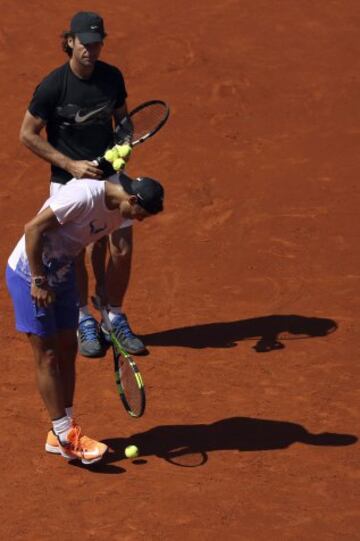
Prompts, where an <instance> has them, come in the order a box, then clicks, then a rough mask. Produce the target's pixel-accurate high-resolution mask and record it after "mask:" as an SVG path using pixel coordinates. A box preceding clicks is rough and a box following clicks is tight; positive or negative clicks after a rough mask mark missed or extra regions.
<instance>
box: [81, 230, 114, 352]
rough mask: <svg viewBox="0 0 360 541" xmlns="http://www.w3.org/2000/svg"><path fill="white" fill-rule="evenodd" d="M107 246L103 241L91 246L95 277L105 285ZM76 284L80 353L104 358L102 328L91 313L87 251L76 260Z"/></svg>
mask: <svg viewBox="0 0 360 541" xmlns="http://www.w3.org/2000/svg"><path fill="white" fill-rule="evenodd" d="M106 244H107V238H106V237H105V241H103V239H101V240H100V241H99V242H97V243H95V244H94V245H92V246H91V249H90V253H89V255H90V258H91V261H92V263H93V269H94V275H95V278H96V280H97V281H100V282H101V283H104V281H105V279H104V275H105V270H104V267H105V256H106ZM76 282H77V288H78V293H79V302H80V314H79V329H78V345H79V352H80V354H81V355H83V356H84V357H103V356H104V354H105V348H104V344H103V341H102V338H101V333H100V326H99V324H98V322H97V321H96V319H95V318H94V317H93V316H92V315H91V313H90V312H89V308H88V306H87V304H88V295H89V278H88V273H87V269H86V263H85V250H83V252H82V253H81V254H79V256H78V257H77V259H76Z"/></svg>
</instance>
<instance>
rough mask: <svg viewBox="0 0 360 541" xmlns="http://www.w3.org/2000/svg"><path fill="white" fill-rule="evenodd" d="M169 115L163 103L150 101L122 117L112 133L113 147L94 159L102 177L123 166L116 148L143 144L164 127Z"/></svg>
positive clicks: (123, 163)
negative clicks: (102, 173)
mask: <svg viewBox="0 0 360 541" xmlns="http://www.w3.org/2000/svg"><path fill="white" fill-rule="evenodd" d="M169 114H170V109H169V106H168V105H167V104H166V103H165V102H164V101H162V100H151V101H146V102H145V103H142V104H141V105H138V106H137V107H135V109H133V110H132V111H131V112H130V113H128V114H127V115H126V116H124V118H122V120H121V121H120V123H119V124H118V125H117V126H116V128H115V131H114V140H115V145H114V146H112V147H111V148H108V149H107V151H106V152H105V154H104V156H101V157H99V158H97V159H96V162H97V164H98V166H99V167H100V169H102V170H103V172H104V175H105V176H110V175H111V174H114V172H116V171H119V170H120V169H122V168H123V167H124V166H125V161H124V160H122V161H121V158H122V156H121V153H120V149H119V148H118V147H121V145H129V146H130V147H134V146H136V145H139V144H140V143H143V142H144V141H146V140H147V139H149V138H150V137H152V136H153V135H155V133H157V132H158V131H159V130H160V129H161V128H162V127H163V126H164V124H165V123H166V121H167V119H168V118H169Z"/></svg>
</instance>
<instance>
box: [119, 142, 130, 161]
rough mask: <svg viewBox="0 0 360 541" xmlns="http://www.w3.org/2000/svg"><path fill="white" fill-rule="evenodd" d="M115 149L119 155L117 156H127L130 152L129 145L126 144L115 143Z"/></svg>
mask: <svg viewBox="0 0 360 541" xmlns="http://www.w3.org/2000/svg"><path fill="white" fill-rule="evenodd" d="M116 150H117V153H118V155H119V158H127V157H128V156H130V154H131V146H130V145H127V144H124V145H117V146H116Z"/></svg>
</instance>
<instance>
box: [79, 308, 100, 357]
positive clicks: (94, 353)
mask: <svg viewBox="0 0 360 541" xmlns="http://www.w3.org/2000/svg"><path fill="white" fill-rule="evenodd" d="M77 339H78V346H79V353H80V354H81V355H84V357H103V356H104V355H105V353H106V348H105V347H104V343H103V340H102V335H101V330H100V325H99V324H98V322H97V321H96V319H95V318H93V317H91V316H90V317H87V318H85V319H83V320H82V321H80V323H79V327H78V331H77Z"/></svg>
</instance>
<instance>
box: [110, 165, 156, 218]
mask: <svg viewBox="0 0 360 541" xmlns="http://www.w3.org/2000/svg"><path fill="white" fill-rule="evenodd" d="M119 180H120V184H121V186H122V187H123V188H124V190H125V191H126V193H128V194H130V195H136V197H137V200H138V204H139V205H140V206H141V207H142V208H143V209H144V210H146V212H148V213H149V214H157V213H158V212H161V211H162V210H163V200H164V188H163V187H162V186H161V184H160V182H158V181H157V180H154V179H152V178H149V177H139V178H137V179H135V180H133V179H131V178H130V177H128V176H127V175H125V174H124V173H122V174H120V175H119Z"/></svg>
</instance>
